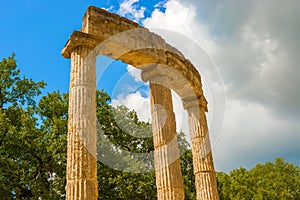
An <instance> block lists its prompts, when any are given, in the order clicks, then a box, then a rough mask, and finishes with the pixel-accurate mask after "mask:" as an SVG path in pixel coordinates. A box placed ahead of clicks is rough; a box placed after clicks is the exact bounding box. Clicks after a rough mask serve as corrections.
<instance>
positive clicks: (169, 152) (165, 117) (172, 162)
mask: <svg viewBox="0 0 300 200" xmlns="http://www.w3.org/2000/svg"><path fill="white" fill-rule="evenodd" d="M159 78H163V77H162V76H157V77H153V78H152V79H151V80H150V106H151V113H152V131H153V143H154V160H155V171H156V186H157V196H158V200H183V199H184V187H183V182H182V175H181V167H180V155H179V150H178V143H177V134H176V122H175V115H174V113H173V104H172V95H171V90H170V89H168V88H166V87H164V86H162V85H159V84H156V83H159V82H160V81H158V80H156V81H155V80H154V79H159ZM152 81H153V82H152ZM151 82H152V83H151ZM154 82H156V83H154Z"/></svg>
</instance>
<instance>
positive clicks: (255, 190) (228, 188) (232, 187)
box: [217, 158, 300, 200]
mask: <svg viewBox="0 0 300 200" xmlns="http://www.w3.org/2000/svg"><path fill="white" fill-rule="evenodd" d="M217 180H218V190H219V195H220V199H229V200H230V199H245V200H252V199H253V200H269V199H272V200H273V199H274V200H284V199H291V200H296V199H300V168H299V167H298V166H297V165H295V164H291V163H288V162H286V161H284V160H283V159H282V158H277V159H276V160H275V161H274V162H267V163H265V164H264V165H262V164H258V165H256V166H255V167H254V168H252V169H251V170H246V169H245V168H240V169H235V170H233V171H231V172H230V173H229V175H227V174H226V173H224V172H219V173H217Z"/></svg>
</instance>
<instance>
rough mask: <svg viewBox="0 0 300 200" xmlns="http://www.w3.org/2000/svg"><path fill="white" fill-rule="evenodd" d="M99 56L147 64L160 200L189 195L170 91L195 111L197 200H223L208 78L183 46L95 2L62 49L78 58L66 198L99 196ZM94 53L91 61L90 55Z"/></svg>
mask: <svg viewBox="0 0 300 200" xmlns="http://www.w3.org/2000/svg"><path fill="white" fill-rule="evenodd" d="M98 54H102V55H106V56H108V57H110V58H113V59H116V60H122V61H123V62H125V63H128V64H131V65H133V66H135V67H137V68H139V69H142V71H143V73H142V78H143V80H144V81H148V80H149V81H150V93H151V112H152V126H153V133H154V146H155V153H154V156H155V167H156V184H157V191H158V199H159V200H175V199H176V200H178V199H179V200H180V199H184V191H183V185H182V179H181V170H180V161H179V151H178V145H177V137H176V125H175V116H174V113H173V110H172V98H171V89H172V90H174V91H175V92H176V93H177V94H178V95H179V96H180V97H181V98H182V100H183V104H184V108H185V109H186V110H187V111H188V114H189V119H188V120H189V128H190V134H191V139H192V151H193V165H194V173H195V178H196V180H195V184H196V190H197V199H198V200H200V199H201V200H202V199H204V200H218V193H217V186H216V177H215V170H214V165H213V159H212V153H211V145H210V141H209V134H208V127H207V122H206V116H205V112H207V102H206V100H205V97H204V95H203V91H202V84H201V78H200V75H199V73H198V71H197V70H196V68H195V67H194V66H193V65H192V63H191V62H190V61H189V60H187V59H186V58H185V57H184V56H183V55H182V54H181V53H180V52H179V51H178V50H177V49H175V48H174V47H172V46H170V45H169V44H167V43H166V42H165V40H164V39H162V38H161V37H160V36H158V35H157V34H154V33H152V32H150V31H149V30H148V29H146V28H144V27H141V26H139V25H138V24H137V23H135V22H132V21H130V20H128V19H126V18H123V17H120V16H118V15H116V14H112V13H109V12H107V11H105V10H102V9H99V8H95V7H89V8H88V10H87V12H86V13H85V15H84V17H83V20H82V28H81V31H74V32H73V34H72V35H71V36H70V38H69V40H68V42H67V44H66V45H65V47H64V49H63V50H62V55H63V56H64V57H65V58H71V60H72V66H71V68H72V69H71V81H70V102H69V103H70V106H69V133H68V160H67V186H66V190H67V199H69V200H71V199H76V200H82V199H91V200H93V199H97V181H96V110H95V108H96V104H95V103H96V102H95V90H96V83H95V75H96V72H95V70H96V68H95V63H96V58H95V56H96V55H98ZM87 58H88V59H87Z"/></svg>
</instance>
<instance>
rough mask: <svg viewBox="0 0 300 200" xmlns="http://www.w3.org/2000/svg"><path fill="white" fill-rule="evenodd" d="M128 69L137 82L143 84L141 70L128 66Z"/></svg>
mask: <svg viewBox="0 0 300 200" xmlns="http://www.w3.org/2000/svg"><path fill="white" fill-rule="evenodd" d="M126 69H127V71H128V73H129V74H130V75H131V76H132V77H133V78H134V80H135V81H136V82H143V80H142V77H141V70H140V69H138V68H135V67H133V66H132V65H127V68H126Z"/></svg>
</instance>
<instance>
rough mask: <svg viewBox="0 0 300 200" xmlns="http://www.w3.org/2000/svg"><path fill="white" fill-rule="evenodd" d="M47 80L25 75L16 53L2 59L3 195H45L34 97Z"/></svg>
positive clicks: (0, 185) (0, 165)
mask: <svg viewBox="0 0 300 200" xmlns="http://www.w3.org/2000/svg"><path fill="white" fill-rule="evenodd" d="M44 85H45V84H44V82H34V81H33V80H32V79H27V78H26V77H21V75H20V70H19V69H17V65H16V60H15V58H14V54H13V55H12V56H10V57H8V58H7V59H3V60H2V61H1V62H0V196H1V198H2V199H13V198H18V199H27V198H31V197H34V196H35V195H36V194H37V193H39V194H40V196H42V194H43V189H44V187H45V186H47V184H48V180H47V177H48V174H47V171H46V170H45V168H44V165H45V163H44V160H43V159H44V153H45V152H44V150H43V145H44V143H43V140H42V132H41V131H40V130H39V129H38V128H37V126H38V120H37V118H36V117H35V115H36V108H35V105H36V103H35V100H34V98H35V97H36V96H37V95H39V94H41V92H40V89H42V88H43V87H44Z"/></svg>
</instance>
